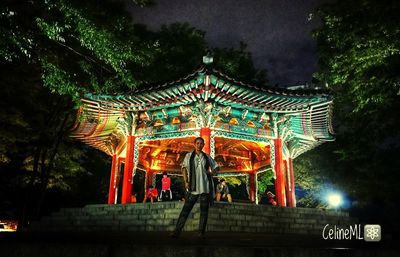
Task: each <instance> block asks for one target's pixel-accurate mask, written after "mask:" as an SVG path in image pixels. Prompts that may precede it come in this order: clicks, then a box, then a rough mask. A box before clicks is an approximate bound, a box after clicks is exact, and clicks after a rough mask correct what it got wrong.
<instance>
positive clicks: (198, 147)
mask: <svg viewBox="0 0 400 257" xmlns="http://www.w3.org/2000/svg"><path fill="white" fill-rule="evenodd" d="M203 147H204V142H203V140H201V139H197V140H196V142H194V148H195V149H196V151H197V152H200V151H201V150H203Z"/></svg>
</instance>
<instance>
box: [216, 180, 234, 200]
mask: <svg viewBox="0 0 400 257" xmlns="http://www.w3.org/2000/svg"><path fill="white" fill-rule="evenodd" d="M216 191H217V194H216V196H215V198H216V201H217V202H219V201H221V199H222V200H227V201H228V202H229V203H231V202H232V196H231V194H230V193H229V188H228V185H227V184H226V182H225V179H221V180H220V182H219V183H218V185H217V190H216Z"/></svg>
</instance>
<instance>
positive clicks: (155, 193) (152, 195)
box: [143, 186, 158, 203]
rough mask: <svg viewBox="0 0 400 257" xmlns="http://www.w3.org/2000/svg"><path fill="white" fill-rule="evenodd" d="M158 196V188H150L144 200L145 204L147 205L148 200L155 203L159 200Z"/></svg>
mask: <svg viewBox="0 0 400 257" xmlns="http://www.w3.org/2000/svg"><path fill="white" fill-rule="evenodd" d="M157 196H158V191H157V188H154V187H153V186H150V187H149V188H148V189H147V192H146V195H145V197H144V199H143V203H145V202H146V201H147V199H150V201H151V203H153V202H154V199H157Z"/></svg>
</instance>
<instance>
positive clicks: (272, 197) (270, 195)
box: [265, 191, 276, 206]
mask: <svg viewBox="0 0 400 257" xmlns="http://www.w3.org/2000/svg"><path fill="white" fill-rule="evenodd" d="M265 195H266V196H267V200H268V204H270V205H273V206H276V201H275V195H274V194H273V193H272V192H270V191H268V192H266V193H265Z"/></svg>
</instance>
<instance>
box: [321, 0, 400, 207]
mask: <svg viewBox="0 0 400 257" xmlns="http://www.w3.org/2000/svg"><path fill="white" fill-rule="evenodd" d="M399 11H400V6H399V5H398V3H397V2H396V1H375V0H356V1H343V0H339V1H337V2H335V3H331V4H327V5H324V6H322V7H321V8H320V9H319V10H318V11H317V12H318V15H319V17H320V18H321V21H322V24H321V26H320V28H318V29H317V30H316V31H315V32H314V36H315V38H316V39H317V42H318V51H319V59H320V67H321V71H320V72H319V73H318V74H316V76H317V77H318V78H319V79H320V80H322V81H325V82H327V84H328V85H329V87H330V89H331V90H332V92H333V94H334V97H335V116H334V118H335V120H334V125H335V130H336V132H337V135H336V137H337V140H336V142H335V143H333V144H330V146H327V149H329V151H328V152H326V153H327V154H326V155H323V156H321V159H322V158H327V159H331V160H333V161H334V162H333V165H334V167H335V168H334V170H330V171H327V172H325V173H323V175H324V176H327V177H328V178H331V179H332V181H333V182H334V183H336V184H337V185H339V186H341V187H342V188H344V189H345V190H346V191H347V192H348V193H349V194H350V196H352V197H354V198H355V199H357V200H358V202H359V203H360V204H361V205H364V206H366V205H370V204H372V203H374V202H375V203H380V205H381V206H384V208H386V210H387V212H388V213H396V212H392V211H391V210H393V209H396V208H397V207H396V206H395V204H394V202H397V200H396V199H397V197H398V195H399V193H400V191H399V187H398V182H397V181H398V180H399V173H398V172H397V170H398V167H399V165H400V163H399V158H396V157H395V156H398V153H399V150H400V142H399V141H400V131H399V125H400V123H399V121H400V120H399V119H398V117H400V113H399V110H400V109H399V107H400V101H399V100H400V99H399V89H400V83H399V82H400V74H399V73H398V70H399V68H400V41H399V40H398V38H399V35H400V27H399V24H400V17H399V16H398V13H399ZM313 165H316V166H317V167H322V165H320V161H317V162H315V163H314V164H313ZM323 171H324V169H321V172H323Z"/></svg>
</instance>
